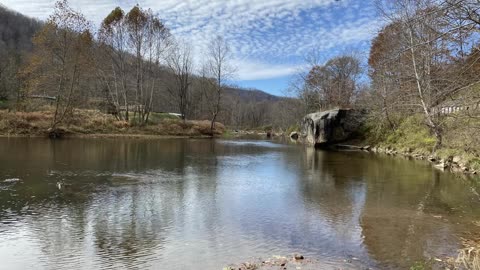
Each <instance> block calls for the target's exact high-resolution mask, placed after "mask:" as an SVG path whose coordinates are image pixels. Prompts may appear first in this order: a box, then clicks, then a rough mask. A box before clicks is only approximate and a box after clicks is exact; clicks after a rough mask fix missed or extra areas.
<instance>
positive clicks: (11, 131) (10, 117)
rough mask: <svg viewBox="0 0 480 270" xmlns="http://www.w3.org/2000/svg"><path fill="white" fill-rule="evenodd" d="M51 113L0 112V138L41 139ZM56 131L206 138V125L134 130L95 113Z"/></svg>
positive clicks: (83, 113)
mask: <svg viewBox="0 0 480 270" xmlns="http://www.w3.org/2000/svg"><path fill="white" fill-rule="evenodd" d="M52 118H53V112H52V110H51V109H48V108H45V109H44V110H42V111H35V112H8V111H0V135H26V136H42V135H45V134H46V133H47V130H48V129H49V128H50V125H51V123H52ZM58 128H61V129H63V130H65V132H66V133H67V134H73V135H75V134H145V135H169V136H206V135H207V136H208V135H211V134H210V121H207V120H205V121H195V120H188V121H185V122H184V121H182V120H180V119H160V120H158V121H157V123H155V124H149V125H146V126H135V125H132V124H131V123H129V122H127V121H119V120H117V119H116V118H115V117H114V116H112V115H108V114H104V113H101V112H100V111H97V110H75V111H74V113H73V115H72V117H70V118H69V119H68V120H67V121H64V123H62V124H61V125H60V126H58ZM224 132H225V126H224V125H222V124H220V123H216V124H215V130H214V132H213V133H214V134H213V135H221V134H223V133H224Z"/></svg>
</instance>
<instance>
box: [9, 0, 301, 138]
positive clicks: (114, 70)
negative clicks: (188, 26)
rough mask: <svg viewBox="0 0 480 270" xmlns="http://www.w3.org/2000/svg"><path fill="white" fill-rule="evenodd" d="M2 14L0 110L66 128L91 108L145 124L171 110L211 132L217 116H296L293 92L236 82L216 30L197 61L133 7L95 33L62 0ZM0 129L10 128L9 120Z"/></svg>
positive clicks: (239, 119)
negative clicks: (27, 12) (47, 8)
mask: <svg viewBox="0 0 480 270" xmlns="http://www.w3.org/2000/svg"><path fill="white" fill-rule="evenodd" d="M0 12H1V13H2V14H1V20H2V21H1V22H0V27H2V29H0V33H2V36H1V40H0V42H1V43H0V54H1V55H2V59H6V61H2V63H1V64H0V65H1V67H0V109H4V110H9V111H16V112H38V111H43V112H46V113H47V114H48V117H47V118H48V121H46V122H48V123H44V124H43V126H45V127H49V128H56V127H57V126H65V125H67V126H69V127H70V126H71V124H72V123H73V122H72V121H74V120H75V118H78V117H76V116H78V115H81V116H82V117H88V116H87V115H82V113H86V112H87V111H89V110H96V111H100V112H102V113H108V114H109V115H111V116H112V117H110V118H109V119H110V120H111V121H113V122H112V123H113V124H115V125H116V126H120V127H121V126H125V125H127V126H135V127H141V126H147V125H148V124H149V123H156V121H155V119H158V118H164V117H166V118H169V117H172V116H171V115H167V114H165V113H174V114H175V115H177V116H179V117H180V118H182V120H184V123H185V121H187V120H192V119H197V120H198V119H201V120H209V121H210V122H211V128H210V130H211V131H213V129H214V123H216V122H220V123H222V124H223V125H227V126H229V127H232V128H236V129H245V128H258V127H260V128H261V127H264V126H275V127H276V128H278V129H285V128H288V127H289V126H291V125H292V123H294V122H295V121H296V120H297V119H298V118H300V117H301V114H302V113H303V112H302V111H300V108H301V107H300V106H299V105H300V102H299V101H298V100H297V99H295V98H287V97H278V96H273V95H270V94H267V93H265V92H262V91H260V90H256V89H241V88H239V87H236V86H235V84H234V83H233V78H234V75H235V69H236V67H233V66H232V65H231V60H232V57H233V56H232V53H231V50H230V47H229V44H228V43H227V42H226V41H225V40H224V38H223V37H221V36H216V37H213V38H212V39H211V41H210V46H209V48H210V50H209V51H208V52H202V53H204V54H205V55H206V58H205V59H204V62H203V63H195V62H194V52H193V51H192V48H191V44H188V43H187V42H186V41H183V40H179V39H177V38H175V37H174V36H173V35H172V34H171V33H170V29H168V28H167V27H166V26H165V25H164V23H163V21H162V20H161V19H160V18H159V16H158V15H156V14H154V13H153V11H152V10H150V9H143V8H141V7H140V6H138V5H137V6H134V7H133V8H132V9H131V10H129V11H124V10H122V9H120V8H116V9H114V10H112V11H111V12H110V14H107V16H106V17H105V19H104V20H103V21H102V23H101V25H100V27H99V28H98V29H97V30H94V29H93V28H94V27H93V26H92V23H91V22H89V21H88V20H87V19H86V18H85V16H84V15H83V14H81V13H79V12H77V11H75V10H73V9H72V8H71V7H70V6H69V5H68V2H67V1H60V2H57V3H56V5H55V9H54V11H53V13H52V14H51V16H50V17H49V18H48V20H47V21H45V22H41V21H38V20H35V19H31V18H28V17H26V16H24V15H22V14H19V13H16V12H14V11H10V10H8V9H7V8H2V7H0ZM292 111H297V114H296V115H291V114H290V113H291V112H292ZM287 112H288V113H287ZM90 114H91V113H90ZM7 118H8V116H5V119H7ZM27 118H28V117H27ZM11 120H12V121H14V119H11ZM25 120H26V121H27V122H28V120H29V119H25ZM4 122H6V121H4ZM92 124H93V126H95V123H92ZM15 125H16V123H13V126H15ZM3 126H4V129H9V128H10V129H14V130H16V128H15V127H12V123H4V124H3ZM73 126H75V123H73ZM88 128H89V127H87V129H88ZM137 131H138V130H137ZM13 133H15V131H13ZM180 133H182V132H181V131H180Z"/></svg>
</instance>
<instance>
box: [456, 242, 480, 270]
mask: <svg viewBox="0 0 480 270" xmlns="http://www.w3.org/2000/svg"><path fill="white" fill-rule="evenodd" d="M455 262H456V264H457V265H458V266H461V267H464V268H465V269H469V270H480V247H469V248H464V249H461V250H460V252H459V254H458V257H457V259H456V261H455Z"/></svg>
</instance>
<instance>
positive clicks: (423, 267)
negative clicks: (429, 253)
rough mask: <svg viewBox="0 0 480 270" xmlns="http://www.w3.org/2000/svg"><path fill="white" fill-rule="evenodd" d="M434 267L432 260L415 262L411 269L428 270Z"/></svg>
mask: <svg viewBox="0 0 480 270" xmlns="http://www.w3.org/2000/svg"><path fill="white" fill-rule="evenodd" d="M427 269H432V264H431V262H428V261H427V262H425V261H424V262H415V263H414V264H413V265H412V266H411V267H410V270H427Z"/></svg>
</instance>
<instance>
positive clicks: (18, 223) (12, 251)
mask: <svg viewBox="0 0 480 270" xmlns="http://www.w3.org/2000/svg"><path fill="white" fill-rule="evenodd" d="M0 153H1V155H0V269H122V268H128V269H222V267H223V266H225V265H228V264H230V263H239V262H242V261H247V260H249V259H251V258H253V257H264V258H267V257H271V256H273V255H289V254H292V253H302V254H303V255H305V256H307V257H310V258H316V259H318V260H320V261H322V263H323V264H324V267H325V268H328V267H332V268H335V267H337V266H340V267H343V266H345V265H348V264H349V263H350V262H356V263H357V264H356V265H357V266H358V265H362V267H370V268H380V269H383V268H388V269H392V268H398V269H404V268H408V267H409V266H411V265H412V264H413V263H414V262H416V261H421V260H425V259H427V258H430V257H441V256H452V255H454V254H455V252H456V250H457V249H458V248H460V247H461V241H460V238H461V237H465V236H468V235H469V234H470V233H475V232H477V231H479V230H480V227H478V226H477V225H475V224H476V221H479V220H480V207H479V206H480V197H479V195H478V188H476V187H475V184H474V183H473V182H471V181H469V180H465V179H461V178H459V177H456V176H454V175H452V174H449V173H441V172H439V171H437V170H435V169H432V168H431V166H430V165H429V164H426V163H424V162H418V161H409V160H404V159H401V158H390V157H383V156H378V155H372V154H368V153H360V152H325V151H319V150H317V151H315V150H313V149H309V148H304V147H302V146H295V145H287V144H277V143H274V142H267V141H227V140H208V139H203V140H193V139H189V140H187V139H164V140H136V139H130V140H127V139H125V140H123V139H68V140H59V141H50V140H44V139H26V138H15V139H7V138H3V139H0Z"/></svg>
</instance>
